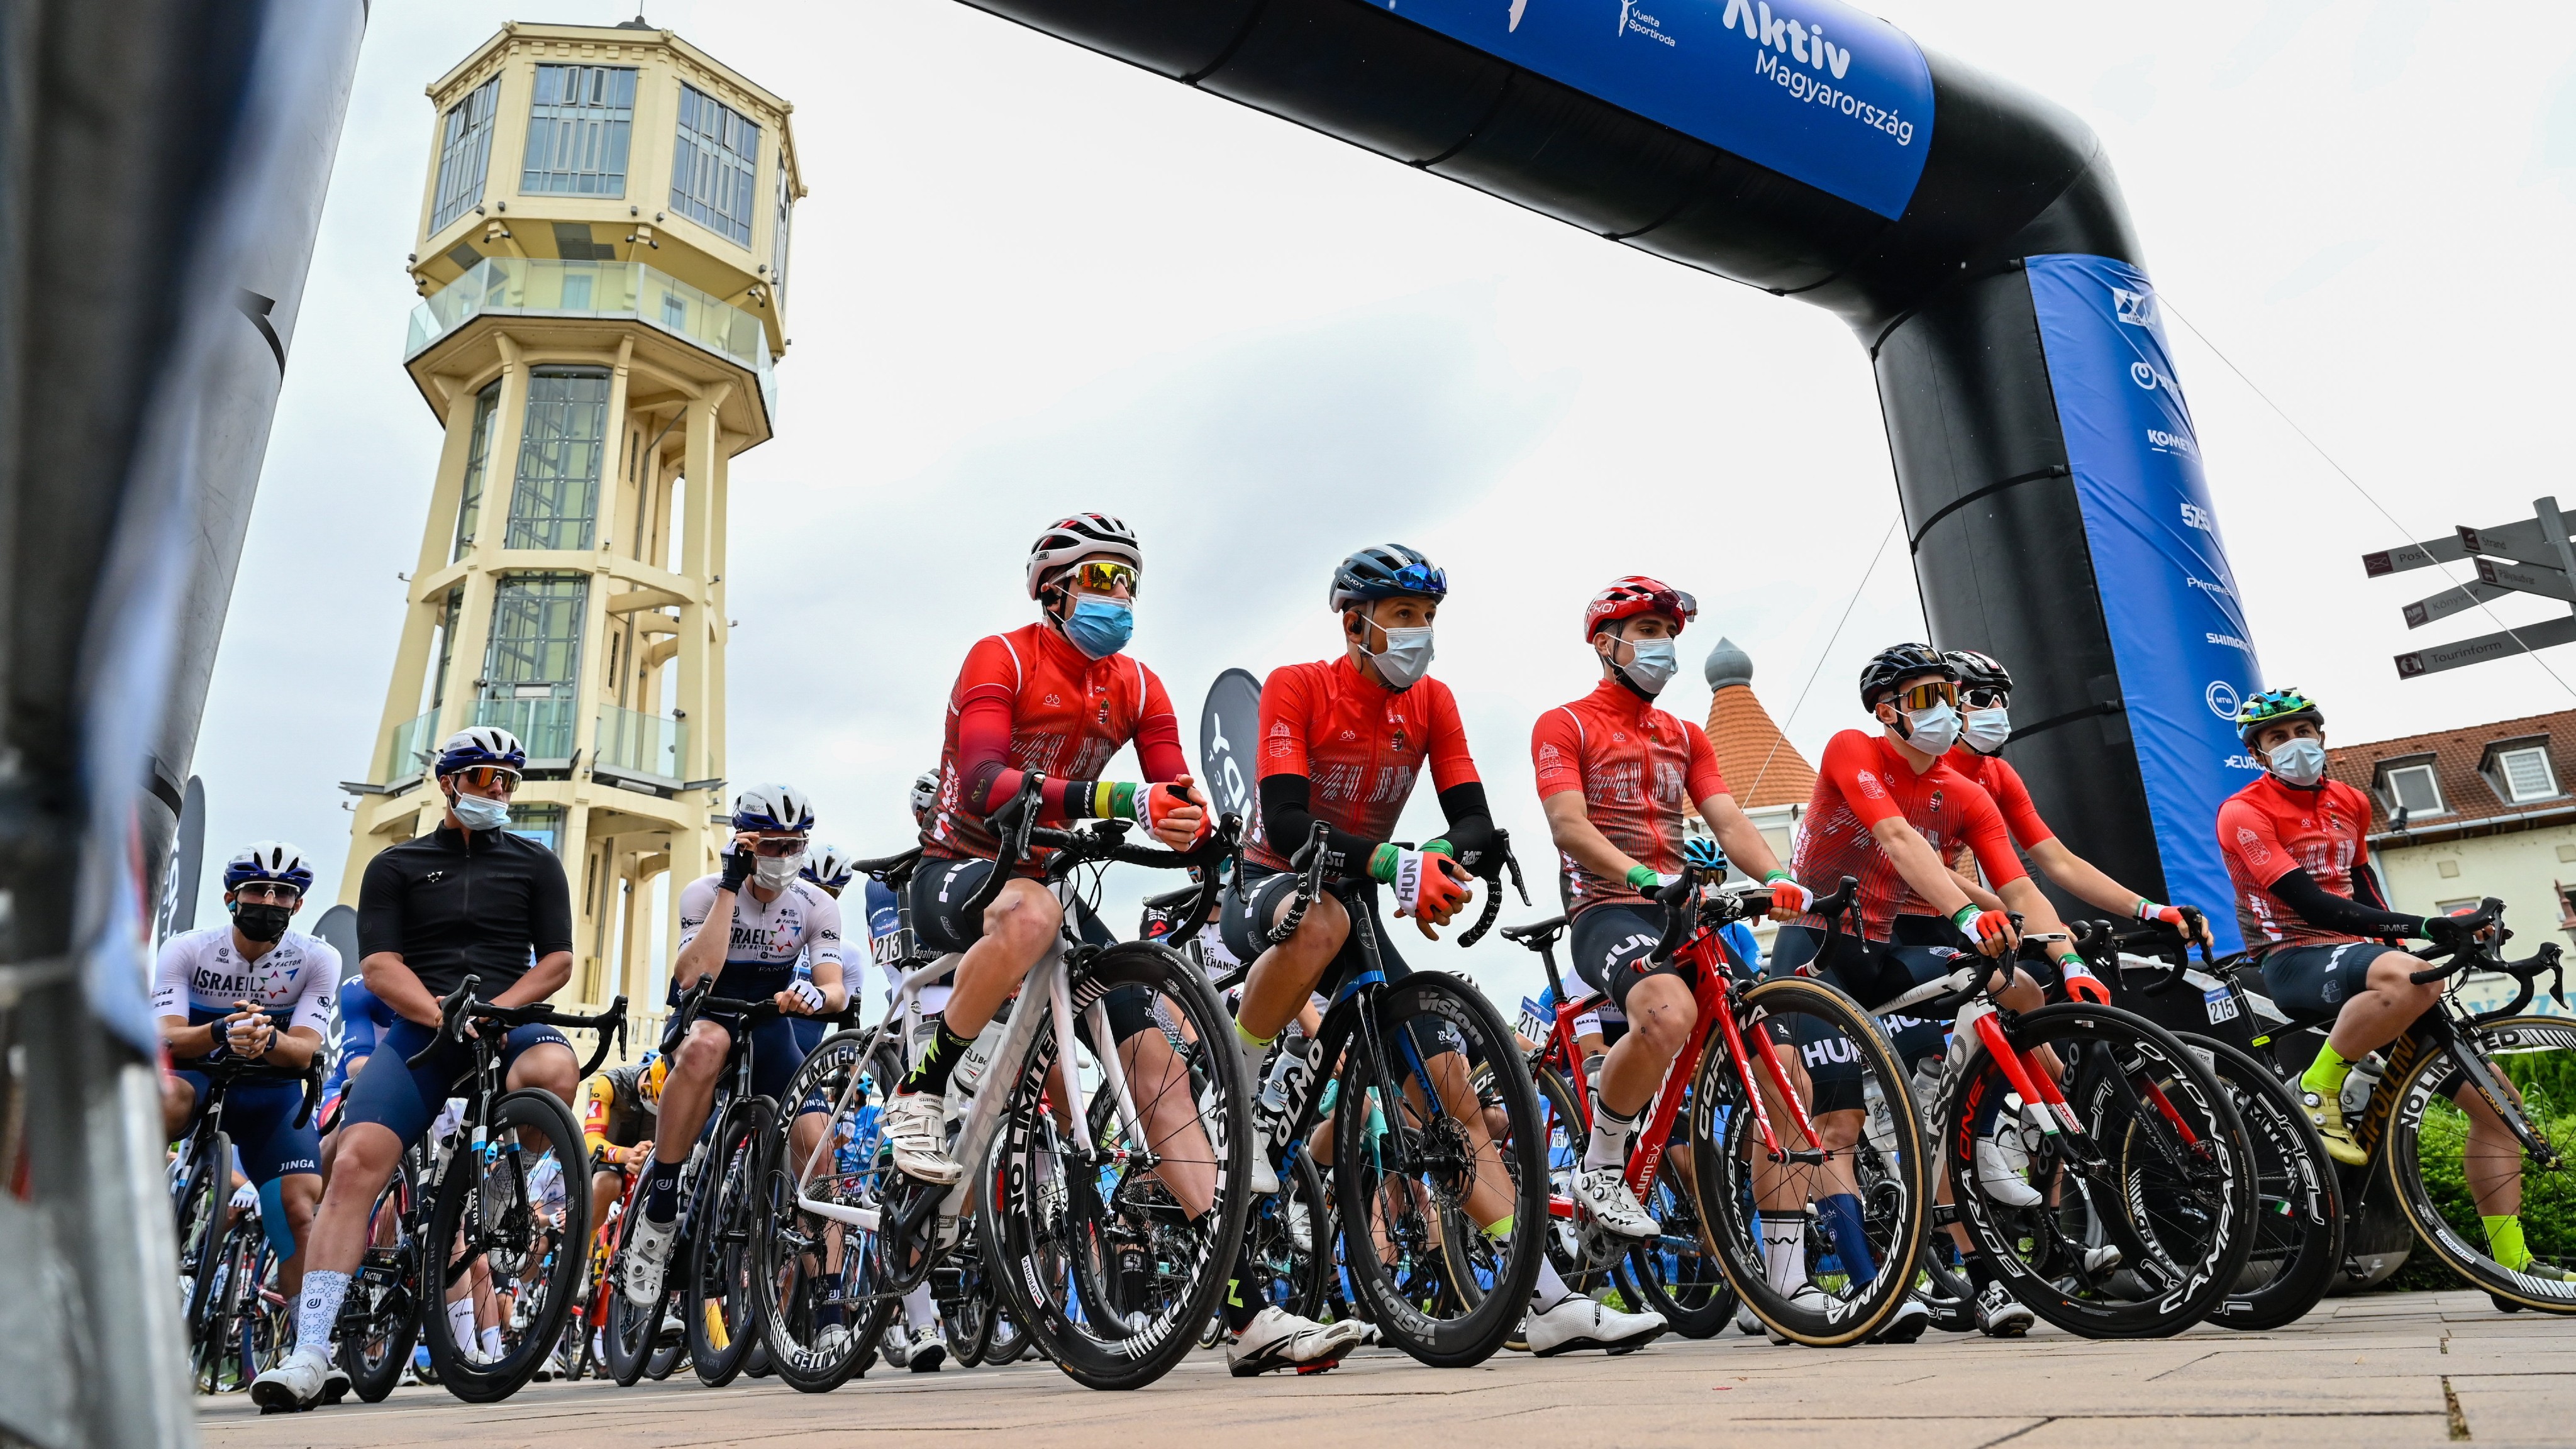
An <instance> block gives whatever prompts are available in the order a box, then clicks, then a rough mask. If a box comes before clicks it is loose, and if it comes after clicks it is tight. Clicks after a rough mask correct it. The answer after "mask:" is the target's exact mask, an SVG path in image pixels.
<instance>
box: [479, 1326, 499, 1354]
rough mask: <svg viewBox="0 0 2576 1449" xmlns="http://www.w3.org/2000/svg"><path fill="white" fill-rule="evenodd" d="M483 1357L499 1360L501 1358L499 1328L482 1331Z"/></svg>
mask: <svg viewBox="0 0 2576 1449" xmlns="http://www.w3.org/2000/svg"><path fill="white" fill-rule="evenodd" d="M483 1356H484V1357H485V1358H499V1357H500V1356H501V1330H500V1329H499V1328H497V1327H495V1328H487V1329H485V1330H483Z"/></svg>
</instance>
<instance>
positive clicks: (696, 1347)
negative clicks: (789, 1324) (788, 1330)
mask: <svg viewBox="0 0 2576 1449" xmlns="http://www.w3.org/2000/svg"><path fill="white" fill-rule="evenodd" d="M774 1121H775V1109H774V1108H773V1107H772V1106H771V1105H770V1102H769V1099H768V1098H766V1097H752V1098H748V1099H745V1100H742V1101H737V1102H734V1103H732V1104H730V1105H728V1106H727V1107H726V1108H725V1112H724V1116H723V1117H721V1118H719V1119H718V1121H717V1124H716V1133H715V1136H713V1137H712V1138H709V1139H708V1142H707V1156H706V1161H705V1164H704V1168H703V1171H704V1174H705V1175H704V1176H702V1177H701V1178H700V1179H699V1180H698V1183H697V1202H698V1204H699V1206H700V1208H701V1212H700V1213H699V1214H697V1215H695V1217H696V1220H695V1222H693V1223H692V1225H691V1231H690V1233H689V1274H688V1290H689V1291H688V1307H687V1309H686V1310H685V1311H684V1313H683V1315H682V1316H683V1317H684V1318H685V1319H686V1320H687V1322H688V1333H689V1367H690V1369H691V1370H692V1371H693V1372H695V1373H696V1374H697V1376H698V1382H700V1383H702V1384H705V1385H706V1386H707V1387H708V1388H711V1389H720V1388H723V1387H724V1386H725V1385H727V1384H729V1383H732V1382H733V1381H734V1378H735V1376H736V1375H738V1374H740V1373H741V1372H742V1370H743V1365H744V1363H745V1362H746V1361H748V1359H749V1358H750V1356H751V1348H752V1345H753V1344H754V1343H757V1342H758V1341H759V1339H760V1301H761V1298H762V1297H763V1296H764V1295H763V1294H762V1293H761V1292H760V1286H759V1285H760V1273H759V1271H758V1267H757V1265H758V1263H759V1261H760V1260H759V1251H758V1246H757V1243H758V1238H759V1235H760V1226H761V1223H762V1222H763V1220H764V1219H765V1218H766V1216H767V1214H766V1212H765V1211H764V1207H765V1204H766V1202H767V1198H768V1187H769V1172H770V1161H771V1152H770V1149H771V1147H772V1146H773V1145H774V1139H775V1137H776V1135H777V1134H776V1129H775V1127H774V1126H773V1123H774ZM719 1332H721V1333H722V1334H723V1340H722V1341H721V1342H719V1341H718V1340H717V1337H716V1335H717V1334H718V1333H719Z"/></svg>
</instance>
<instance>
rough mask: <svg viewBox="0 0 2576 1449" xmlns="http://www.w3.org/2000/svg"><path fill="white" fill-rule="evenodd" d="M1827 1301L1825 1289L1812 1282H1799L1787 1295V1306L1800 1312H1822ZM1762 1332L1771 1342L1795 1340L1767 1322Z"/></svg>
mask: <svg viewBox="0 0 2576 1449" xmlns="http://www.w3.org/2000/svg"><path fill="white" fill-rule="evenodd" d="M1828 1302H1829V1300H1828V1299H1827V1298H1826V1297H1825V1290H1824V1289H1822V1288H1819V1287H1817V1286H1816V1285H1815V1284H1813V1283H1801V1284H1799V1285H1798V1291H1797V1292H1795V1293H1792V1294H1790V1295H1789V1306H1790V1307H1791V1308H1793V1309H1795V1310H1797V1311H1798V1312H1800V1313H1822V1312H1824V1311H1825V1308H1826V1305H1827V1303H1828ZM1763 1332H1764V1333H1765V1334H1767V1335H1768V1336H1769V1337H1770V1339H1771V1341H1772V1342H1773V1343H1780V1344H1786V1343H1794V1342H1796V1340H1795V1339H1792V1338H1791V1337H1789V1335H1787V1334H1785V1333H1782V1332H1781V1331H1780V1330H1778V1329H1776V1328H1773V1327H1771V1326H1770V1325H1768V1324H1764V1325H1763Z"/></svg>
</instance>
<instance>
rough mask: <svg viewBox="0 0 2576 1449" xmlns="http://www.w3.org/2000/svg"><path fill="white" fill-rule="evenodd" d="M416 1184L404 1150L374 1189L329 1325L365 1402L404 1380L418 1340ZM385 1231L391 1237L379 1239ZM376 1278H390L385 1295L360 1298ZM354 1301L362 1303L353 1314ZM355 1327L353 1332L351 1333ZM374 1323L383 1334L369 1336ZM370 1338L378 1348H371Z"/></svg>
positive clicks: (382, 1395)
mask: <svg viewBox="0 0 2576 1449" xmlns="http://www.w3.org/2000/svg"><path fill="white" fill-rule="evenodd" d="M418 1186H419V1184H418V1183H417V1182H416V1181H415V1180H414V1179H413V1177H412V1155H411V1154H410V1153H404V1154H403V1155H402V1156H401V1157H400V1158H397V1159H396V1160H395V1162H394V1170H393V1172H392V1173H391V1174H389V1175H388V1176H387V1177H386V1178H385V1185H384V1186H383V1187H382V1188H379V1189H377V1192H376V1202H375V1207H374V1209H373V1210H372V1211H371V1212H370V1213H369V1214H368V1216H367V1247H366V1250H365V1253H364V1255H363V1256H362V1258H361V1260H360V1262H359V1269H358V1272H357V1273H356V1274H353V1275H352V1276H351V1277H350V1280H349V1292H348V1296H347V1297H346V1298H344V1299H343V1300H342V1301H341V1309H340V1321H339V1322H338V1323H337V1324H335V1325H333V1327H334V1328H335V1329H336V1330H337V1337H338V1340H339V1354H340V1368H341V1370H342V1371H343V1372H345V1373H346V1374H348V1376H349V1387H350V1389H351V1391H353V1392H354V1393H356V1394H357V1396H358V1398H359V1400H360V1401H361V1402H364V1403H369V1404H381V1403H383V1402H384V1401H385V1396H386V1395H388V1394H390V1393H392V1392H393V1391H394V1386H395V1385H397V1384H399V1383H401V1382H402V1371H403V1367H404V1365H406V1364H408V1363H410V1362H411V1350H412V1345H413V1344H415V1343H417V1342H418V1341H419V1339H420V1258H419V1248H418V1244H416V1243H415V1242H414V1241H413V1238H412V1222H413V1214H414V1211H415V1208H416V1203H417V1199H416V1192H417V1190H418ZM388 1233H390V1236H391V1237H392V1239H393V1241H391V1242H390V1243H383V1242H380V1241H379V1240H380V1239H382V1238H384V1237H386V1236H387V1235H388ZM378 1277H388V1278H390V1279H391V1282H390V1284H389V1285H388V1286H387V1287H386V1290H385V1292H384V1294H383V1296H382V1297H368V1296H362V1294H372V1293H373V1291H374V1283H375V1281H376V1280H377V1278H378ZM352 1305H360V1306H358V1307H356V1308H355V1310H354V1312H353V1309H352ZM353 1325H354V1326H355V1328H356V1330H357V1331H356V1332H352V1331H351V1330H352V1326H353ZM375 1326H381V1328H382V1332H381V1333H380V1334H377V1335H375V1336H374V1337H372V1338H370V1337H368V1336H367V1333H368V1331H369V1330H370V1329H371V1328H373V1327H375ZM370 1342H373V1343H375V1344H376V1345H377V1347H376V1348H374V1349H370V1348H369V1347H368V1346H367V1345H368V1344H369V1343H370Z"/></svg>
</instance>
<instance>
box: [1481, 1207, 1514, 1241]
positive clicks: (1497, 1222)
mask: <svg viewBox="0 0 2576 1449" xmlns="http://www.w3.org/2000/svg"><path fill="white" fill-rule="evenodd" d="M1512 1216H1513V1215H1512V1214H1510V1213H1505V1214H1503V1215H1502V1216H1501V1217H1498V1218H1496V1219H1494V1220H1493V1221H1492V1222H1490V1223H1487V1224H1485V1236H1486V1237H1489V1238H1493V1239H1495V1240H1497V1241H1500V1240H1501V1239H1504V1238H1508V1237H1510V1236H1511V1235H1512Z"/></svg>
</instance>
